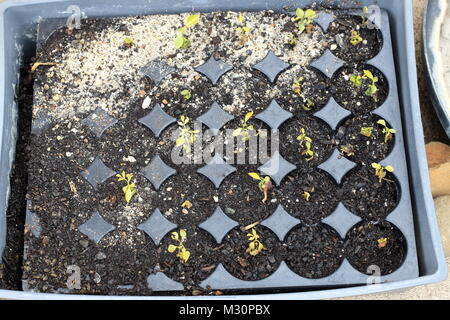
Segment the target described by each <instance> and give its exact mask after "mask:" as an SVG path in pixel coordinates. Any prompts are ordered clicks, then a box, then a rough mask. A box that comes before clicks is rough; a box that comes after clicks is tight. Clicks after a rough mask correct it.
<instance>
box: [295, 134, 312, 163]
mask: <svg viewBox="0 0 450 320" xmlns="http://www.w3.org/2000/svg"><path fill="white" fill-rule="evenodd" d="M300 132H301V134H300V135H299V136H298V137H297V140H298V141H299V142H300V146H301V147H303V146H304V147H305V148H306V150H304V151H302V153H301V154H302V155H304V156H306V161H311V160H312V159H313V158H314V151H312V149H311V148H312V139H311V138H310V137H308V136H307V135H306V131H305V129H304V128H301V129H300Z"/></svg>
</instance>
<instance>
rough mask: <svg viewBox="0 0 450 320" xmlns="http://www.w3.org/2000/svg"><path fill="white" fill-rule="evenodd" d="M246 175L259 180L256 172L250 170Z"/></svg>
mask: <svg viewBox="0 0 450 320" xmlns="http://www.w3.org/2000/svg"><path fill="white" fill-rule="evenodd" d="M248 175H249V176H250V177H252V178H253V179H255V180H261V177H260V175H259V174H257V173H256V172H250V173H249V174H248Z"/></svg>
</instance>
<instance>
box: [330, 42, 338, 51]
mask: <svg viewBox="0 0 450 320" xmlns="http://www.w3.org/2000/svg"><path fill="white" fill-rule="evenodd" d="M336 49H337V45H336V44H335V43H333V44H332V45H331V46H330V50H331V51H334V50H336Z"/></svg>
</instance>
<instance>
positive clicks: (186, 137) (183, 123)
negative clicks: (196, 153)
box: [175, 116, 200, 152]
mask: <svg viewBox="0 0 450 320" xmlns="http://www.w3.org/2000/svg"><path fill="white" fill-rule="evenodd" d="M189 122H190V119H189V117H185V116H181V117H180V120H179V121H178V122H177V123H178V125H179V126H180V133H179V135H178V138H177V140H176V142H175V145H176V146H177V147H181V146H182V147H183V149H184V150H185V151H186V152H190V151H191V144H193V143H194V142H195V141H196V140H197V136H196V134H197V133H199V132H200V131H199V130H192V129H191V128H190V126H189Z"/></svg>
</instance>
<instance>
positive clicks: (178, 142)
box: [175, 137, 186, 147]
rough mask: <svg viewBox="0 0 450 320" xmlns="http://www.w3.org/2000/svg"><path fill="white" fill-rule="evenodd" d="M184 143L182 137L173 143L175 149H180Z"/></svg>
mask: <svg viewBox="0 0 450 320" xmlns="http://www.w3.org/2000/svg"><path fill="white" fill-rule="evenodd" d="M185 141H186V140H185V139H184V137H179V138H178V139H177V140H176V141H175V145H176V146H177V147H181V146H182V145H183V144H184V142H185Z"/></svg>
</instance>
